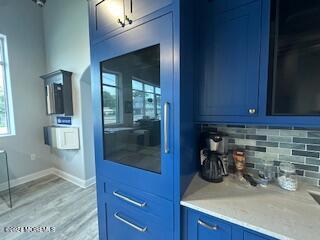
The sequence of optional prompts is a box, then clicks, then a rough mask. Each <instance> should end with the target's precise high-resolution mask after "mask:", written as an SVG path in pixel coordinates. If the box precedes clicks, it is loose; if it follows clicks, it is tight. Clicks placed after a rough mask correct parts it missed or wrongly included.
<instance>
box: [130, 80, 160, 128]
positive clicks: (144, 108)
mask: <svg viewBox="0 0 320 240" xmlns="http://www.w3.org/2000/svg"><path fill="white" fill-rule="evenodd" d="M132 101H133V121H134V122H136V121H138V120H140V119H143V118H150V119H159V120H160V118H161V89H160V88H159V87H157V86H152V85H150V84H146V83H143V82H142V81H138V80H132Z"/></svg>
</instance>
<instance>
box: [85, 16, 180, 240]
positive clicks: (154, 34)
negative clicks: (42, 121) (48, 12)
mask: <svg viewBox="0 0 320 240" xmlns="http://www.w3.org/2000/svg"><path fill="white" fill-rule="evenodd" d="M172 22H173V15H172V13H168V14H166V15H164V16H162V17H160V18H157V19H155V20H153V21H150V22H148V23H145V24H142V25H140V26H138V27H135V28H133V29H131V30H129V31H126V32H123V33H121V34H119V35H116V36H114V37H112V38H108V39H106V40H104V41H101V42H99V43H97V44H95V45H93V46H92V48H91V50H92V76H93V81H92V87H93V103H94V109H95V115H94V116H95V118H94V120H95V122H94V126H95V129H94V134H95V154H96V173H97V182H98V183H97V186H98V189H97V194H98V216H99V228H100V239H101V240H102V239H105V238H108V239H109V240H124V239H144V240H148V239H161V234H160V233H163V234H164V235H165V237H166V238H165V239H168V240H170V239H173V234H174V231H173V224H174V217H173V216H174V209H173V208H174V207H173V201H174V190H173V189H174V178H173V173H174V159H175V158H174V154H173V153H174V150H173V131H174V129H175V128H174V122H173V106H174V104H173V77H174V74H173V36H172V34H173V31H172V29H173V26H172V25H173V24H172ZM140 36H144V37H143V38H141V37H140ZM133 189H134V190H133ZM159 210H161V211H159Z"/></svg>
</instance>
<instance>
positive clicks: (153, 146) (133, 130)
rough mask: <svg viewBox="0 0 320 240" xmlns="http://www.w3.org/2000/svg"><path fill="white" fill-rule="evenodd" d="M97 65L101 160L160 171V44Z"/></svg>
mask: <svg viewBox="0 0 320 240" xmlns="http://www.w3.org/2000/svg"><path fill="white" fill-rule="evenodd" d="M100 67H101V85H102V87H101V89H102V107H103V109H102V113H103V131H104V133H103V139H104V159H106V160H107V161H113V162H116V163H120V164H124V165H127V166H131V167H135V168H139V169H143V170H147V171H151V172H155V173H161V111H162V109H161V106H162V104H161V84H160V45H154V46H151V47H147V48H144V49H141V50H138V51H135V52H131V53H129V54H126V55H123V56H119V57H116V58H113V59H109V60H107V61H104V62H102V63H101V66H100Z"/></svg>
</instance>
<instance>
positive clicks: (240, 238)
mask: <svg viewBox="0 0 320 240" xmlns="http://www.w3.org/2000/svg"><path fill="white" fill-rule="evenodd" d="M182 213H183V224H184V225H185V226H183V228H182V229H183V238H182V239H183V240H276V239H274V238H272V237H269V236H266V235H263V234H260V233H256V232H254V231H251V230H248V229H246V228H243V227H240V226H238V225H235V224H232V223H229V222H226V221H224V220H221V219H218V218H215V217H212V216H209V215H207V214H204V213H201V212H198V211H195V210H193V209H190V208H185V207H183V210H182Z"/></svg>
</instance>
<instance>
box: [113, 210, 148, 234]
mask: <svg viewBox="0 0 320 240" xmlns="http://www.w3.org/2000/svg"><path fill="white" fill-rule="evenodd" d="M118 214H119V213H115V214H114V215H113V216H114V217H115V218H116V219H118V220H119V221H120V222H123V223H125V224H127V225H129V226H130V227H132V228H134V229H135V230H137V231H139V232H146V231H147V227H139V226H137V225H135V224H133V223H131V222H129V221H128V220H125V219H123V218H122V217H120V216H119V215H118Z"/></svg>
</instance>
